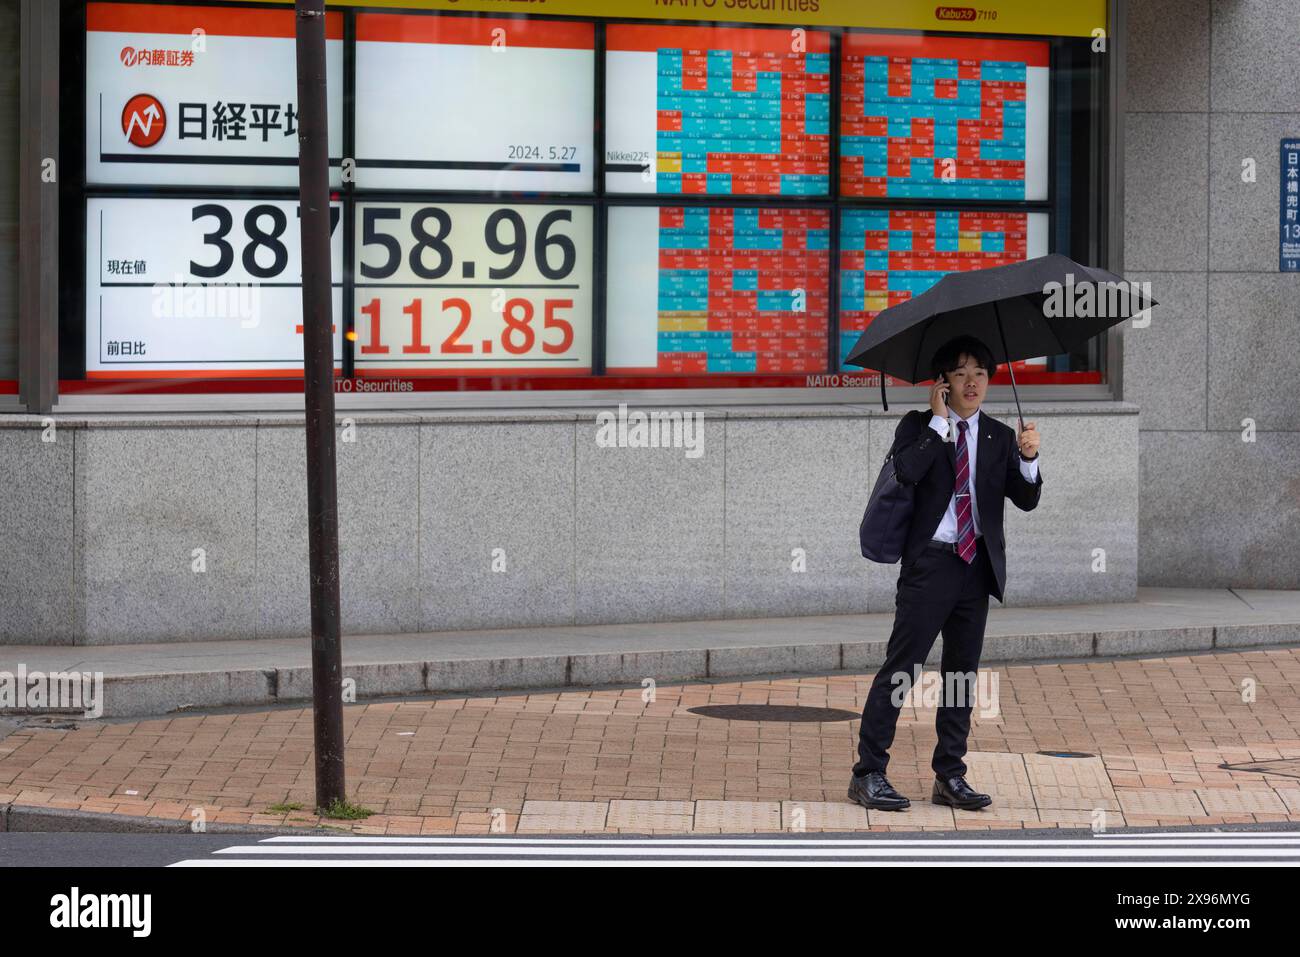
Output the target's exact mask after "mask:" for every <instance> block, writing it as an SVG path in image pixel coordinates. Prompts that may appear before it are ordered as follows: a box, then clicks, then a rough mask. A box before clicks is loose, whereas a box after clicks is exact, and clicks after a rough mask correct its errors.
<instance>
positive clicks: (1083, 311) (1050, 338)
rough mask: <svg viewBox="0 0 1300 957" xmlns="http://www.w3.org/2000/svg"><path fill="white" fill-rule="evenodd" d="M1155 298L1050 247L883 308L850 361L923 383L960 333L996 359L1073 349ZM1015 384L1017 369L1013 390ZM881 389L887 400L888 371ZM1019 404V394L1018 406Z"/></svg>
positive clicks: (950, 278)
mask: <svg viewBox="0 0 1300 957" xmlns="http://www.w3.org/2000/svg"><path fill="white" fill-rule="evenodd" d="M1154 305H1156V301H1155V299H1153V298H1151V296H1150V295H1143V294H1141V292H1140V290H1138V289H1137V287H1136V284H1133V283H1129V282H1128V281H1127V280H1125V279H1124V278H1123V277H1121V276H1118V275H1116V274H1115V273H1113V272H1109V271H1107V270H1105V269H1098V268H1095V267H1093V266H1084V265H1082V264H1080V263H1077V262H1075V261H1074V260H1073V259H1070V258H1069V257H1068V256H1063V255H1061V254H1060V253H1050V254H1049V255H1046V256H1039V257H1038V258H1036V259H1028V260H1025V261H1024V262H1017V263H1011V264H1009V265H1006V266H995V267H993V268H992V269H977V270H973V271H970V272H953V273H949V274H948V275H946V276H944V277H943V278H942V279H940V280H939V281H938V282H937V283H935V284H934V285H933V286H931V287H930V288H929V289H927V290H926V291H925V292H923V293H921V295H919V296H915V297H913V298H911V299H908V300H907V301H906V302H900V303H899V304H898V305H896V306H890V307H889V308H888V309H884V310H882V311H881V312H880V313H879V314H878V315H877V316H876V318H875V319H873V320H872V321H871V325H869V326H868V327H867V330H866V331H865V332H864V333H862V336H861V338H859V339H858V341H857V343H856V344H855V345H854V346H853V348H852V349H851V350H849V355H848V357H847V358H846V359H845V362H847V363H849V364H851V365H856V366H861V367H862V368H864V369H874V370H876V371H878V372H881V373H884V374H886V375H891V376H894V377H895V378H898V379H903V380H904V381H906V382H912V383H915V382H922V381H925V380H926V379H929V378H930V360H931V359H932V358H933V357H934V354H935V352H937V351H938V349H939V347H940V346H942V345H943V344H944V343H945V342H947V341H948V340H949V339H952V338H953V337H955V336H960V335H969V336H974V337H975V338H977V339H979V340H980V341H981V342H983V343H984V344H985V345H986V346H988V347H989V351H990V352H992V353H993V361H994V362H997V363H1003V362H1006V363H1010V362H1015V361H1017V360H1020V359H1034V358H1037V357H1038V356H1054V355H1058V354H1060V353H1062V352H1069V351H1071V350H1072V349H1075V348H1078V347H1079V346H1082V345H1084V344H1085V343H1086V342H1087V341H1088V340H1089V339H1092V338H1093V337H1094V336H1098V335H1101V334H1102V333H1103V332H1105V331H1106V330H1107V329H1108V328H1110V327H1111V326H1113V325H1115V324H1116V323H1118V322H1121V321H1123V320H1124V319H1128V318H1131V317H1132V316H1135V315H1137V314H1138V313H1140V312H1142V311H1144V310H1145V309H1148V308H1150V307H1151V306H1154ZM1053 311H1054V312H1056V313H1057V314H1056V315H1051V314H1049V313H1051V312H1053ZM1015 384H1016V379H1015V373H1014V372H1012V375H1011V387H1012V391H1013V392H1014V391H1015ZM880 395H881V399H882V400H883V399H884V395H885V380H884V376H883V375H882V376H881V380H880ZM1019 406H1020V396H1019V394H1016V408H1017V411H1019ZM885 408H886V409H888V408H889V406H888V404H886V405H885Z"/></svg>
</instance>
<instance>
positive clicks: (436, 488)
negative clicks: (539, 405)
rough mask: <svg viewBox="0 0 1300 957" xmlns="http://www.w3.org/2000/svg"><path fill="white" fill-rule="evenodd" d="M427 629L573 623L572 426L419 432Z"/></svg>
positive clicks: (471, 426)
mask: <svg viewBox="0 0 1300 957" xmlns="http://www.w3.org/2000/svg"><path fill="white" fill-rule="evenodd" d="M420 436H421V462H420V600H421V605H420V608H421V621H422V622H423V625H422V627H423V628H424V630H426V631H434V630H440V629H451V628H494V627H516V626H517V627H527V626H536V625H558V624H571V623H572V622H573V608H574V600H573V592H574V588H573V571H574V563H573V548H574V546H573V535H574V518H573V508H574V503H573V499H574V491H573V490H574V450H573V443H574V431H573V423H572V422H519V423H491V424H488V423H483V424H456V425H427V424H426V425H423V426H421V428H420Z"/></svg>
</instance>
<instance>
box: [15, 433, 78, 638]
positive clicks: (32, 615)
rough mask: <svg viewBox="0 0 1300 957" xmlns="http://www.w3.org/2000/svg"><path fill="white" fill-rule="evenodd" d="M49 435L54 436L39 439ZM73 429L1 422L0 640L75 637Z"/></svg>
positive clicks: (75, 437)
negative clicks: (14, 425)
mask: <svg viewBox="0 0 1300 957" xmlns="http://www.w3.org/2000/svg"><path fill="white" fill-rule="evenodd" d="M43 439H52V440H53V441H44V440H43ZM76 440H77V433H76V430H75V429H70V428H64V429H60V428H59V426H58V423H57V421H56V422H55V424H54V427H53V429H50V428H45V427H42V425H41V420H40V419H38V418H33V419H32V425H31V426H30V427H28V428H6V429H0V486H2V487H3V494H0V569H3V570H4V572H3V574H0V643H6V644H33V645H45V644H73V643H74V641H75V639H76V634H77V630H78V628H77V624H76V602H75V598H74V590H73V588H74V585H73V576H74V550H73V524H72V523H73V514H74V512H73V504H72V501H73V500H72V491H73V489H72V476H73V450H74V447H75V444H76Z"/></svg>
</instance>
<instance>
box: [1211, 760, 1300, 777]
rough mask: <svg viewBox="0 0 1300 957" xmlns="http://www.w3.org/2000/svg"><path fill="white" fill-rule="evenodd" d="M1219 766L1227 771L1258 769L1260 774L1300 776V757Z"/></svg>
mask: <svg viewBox="0 0 1300 957" xmlns="http://www.w3.org/2000/svg"><path fill="white" fill-rule="evenodd" d="M1219 767H1221V768H1222V769H1223V770H1225V771H1257V772H1259V773H1260V774H1280V775H1281V776H1283V777H1287V778H1300V758H1279V759H1277V760H1276V761H1249V762H1247V763H1245V764H1220V765H1219Z"/></svg>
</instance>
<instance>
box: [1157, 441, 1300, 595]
mask: <svg viewBox="0 0 1300 957" xmlns="http://www.w3.org/2000/svg"><path fill="white" fill-rule="evenodd" d="M1141 476H1142V478H1141V482H1142V487H1141V518H1140V521H1139V528H1138V541H1139V543H1140V561H1141V568H1142V584H1143V585H1164V586H1169V587H1177V588H1232V587H1246V588H1300V545H1298V544H1297V543H1298V542H1300V443H1297V442H1296V441H1295V433H1294V432H1258V433H1256V435H1255V441H1253V442H1245V441H1242V433H1241V432H1240V431H1227V432H1145V431H1144V432H1143V433H1142V472H1141Z"/></svg>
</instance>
